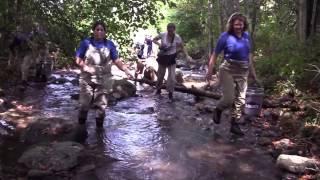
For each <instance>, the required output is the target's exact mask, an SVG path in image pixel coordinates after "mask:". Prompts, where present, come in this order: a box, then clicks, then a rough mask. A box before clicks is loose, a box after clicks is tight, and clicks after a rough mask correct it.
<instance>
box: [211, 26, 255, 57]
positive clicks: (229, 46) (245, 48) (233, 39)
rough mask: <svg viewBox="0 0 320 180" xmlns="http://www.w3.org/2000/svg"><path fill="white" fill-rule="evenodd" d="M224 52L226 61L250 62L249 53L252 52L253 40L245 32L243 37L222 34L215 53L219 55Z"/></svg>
mask: <svg viewBox="0 0 320 180" xmlns="http://www.w3.org/2000/svg"><path fill="white" fill-rule="evenodd" d="M222 51H223V52H224V59H227V60H229V59H233V60H238V61H249V53H250V51H251V39H250V35H249V33H248V32H244V33H243V34H242V37H241V38H239V37H237V36H236V35H233V34H229V33H228V32H223V33H221V35H220V37H219V39H218V42H217V46H216V48H215V50H214V52H215V53H216V54H217V55H218V54H220V53H221V52H222Z"/></svg>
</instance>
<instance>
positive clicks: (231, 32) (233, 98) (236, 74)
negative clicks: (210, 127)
mask: <svg viewBox="0 0 320 180" xmlns="http://www.w3.org/2000/svg"><path fill="white" fill-rule="evenodd" d="M247 28H248V22H247V19H246V17H245V16H244V15H242V14H240V13H234V14H232V15H231V16H230V18H229V20H228V23H227V31H226V32H223V33H222V34H221V35H220V37H219V39H218V42H217V45H216V48H215V49H214V51H213V53H212V54H211V57H210V60H209V70H208V73H207V80H208V81H210V80H211V78H212V70H213V67H214V64H215V62H216V60H217V57H218V55H219V54H220V53H221V52H222V51H223V53H224V61H223V63H222V64H221V66H220V70H219V79H220V83H221V86H222V93H223V96H222V98H221V99H220V100H219V102H218V104H217V106H216V108H215V109H214V112H213V121H214V122H215V123H216V124H219V123H220V118H221V113H222V111H223V110H224V109H226V108H228V107H231V108H232V109H231V128H230V132H231V133H234V134H237V135H244V134H243V132H242V130H241V129H240V127H239V125H238V121H239V119H240V117H241V114H242V112H241V109H242V107H243V105H244V102H245V94H246V89H247V80H248V75H249V72H250V73H251V75H252V77H253V79H254V80H255V81H257V78H256V73H255V69H254V66H253V63H252V53H251V50H252V49H251V39H250V35H249V33H248V32H246V30H247Z"/></svg>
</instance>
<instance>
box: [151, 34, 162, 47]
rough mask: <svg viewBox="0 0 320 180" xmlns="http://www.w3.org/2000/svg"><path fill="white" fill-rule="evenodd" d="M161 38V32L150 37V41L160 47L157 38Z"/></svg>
mask: <svg viewBox="0 0 320 180" xmlns="http://www.w3.org/2000/svg"><path fill="white" fill-rule="evenodd" d="M160 39H161V34H159V35H158V36H156V37H154V38H153V39H152V42H153V43H154V44H156V45H158V46H159V47H161V43H160V42H159V40H160Z"/></svg>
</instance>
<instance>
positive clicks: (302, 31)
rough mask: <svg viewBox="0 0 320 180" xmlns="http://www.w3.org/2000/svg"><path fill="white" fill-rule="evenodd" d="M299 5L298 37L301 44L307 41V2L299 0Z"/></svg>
mask: <svg viewBox="0 0 320 180" xmlns="http://www.w3.org/2000/svg"><path fill="white" fill-rule="evenodd" d="M297 5H298V8H297V9H298V27H297V30H298V37H299V40H300V41H301V42H305V41H306V39H307V1H306V0H299V2H298V3H297Z"/></svg>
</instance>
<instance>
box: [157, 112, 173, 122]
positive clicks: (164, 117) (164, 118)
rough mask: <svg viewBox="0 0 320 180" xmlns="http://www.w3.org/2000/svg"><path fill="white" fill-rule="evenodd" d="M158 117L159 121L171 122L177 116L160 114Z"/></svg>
mask: <svg viewBox="0 0 320 180" xmlns="http://www.w3.org/2000/svg"><path fill="white" fill-rule="evenodd" d="M157 119H158V120H159V121H163V122H169V121H174V120H175V119H176V118H175V117H174V116H172V115H168V114H159V115H158V116H157Z"/></svg>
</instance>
